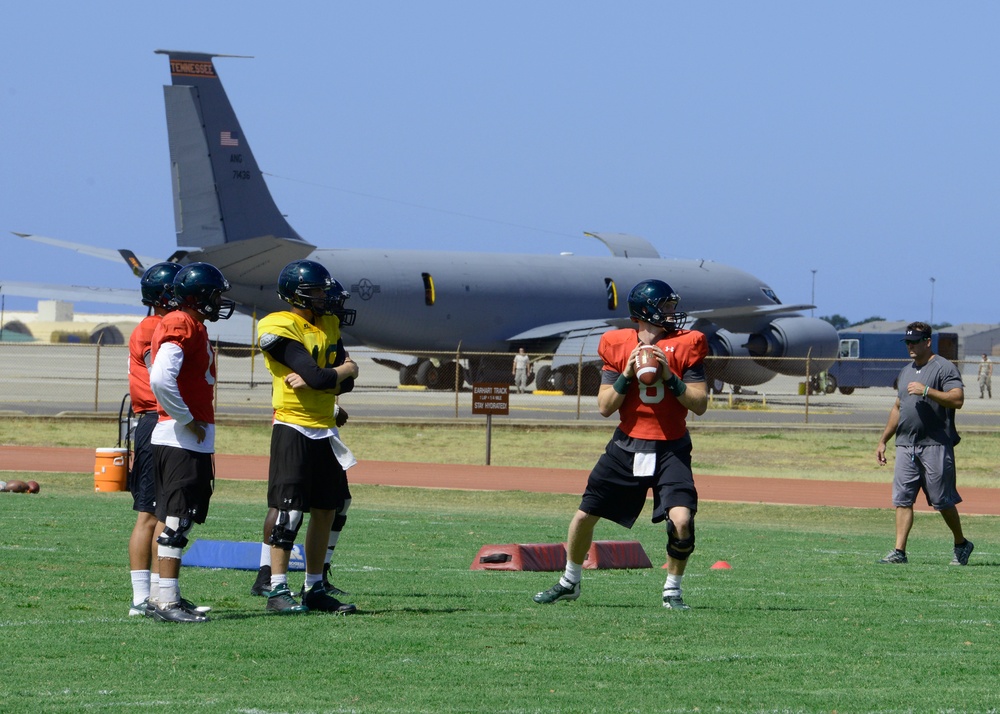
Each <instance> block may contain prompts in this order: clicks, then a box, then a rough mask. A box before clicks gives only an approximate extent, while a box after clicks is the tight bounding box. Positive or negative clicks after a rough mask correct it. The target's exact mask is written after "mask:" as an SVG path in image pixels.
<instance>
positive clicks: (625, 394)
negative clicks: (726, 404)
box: [534, 280, 708, 610]
mask: <svg viewBox="0 0 1000 714" xmlns="http://www.w3.org/2000/svg"><path fill="white" fill-rule="evenodd" d="M679 301H680V297H679V296H678V295H677V294H676V293H675V292H674V291H673V289H672V288H671V287H670V286H669V285H667V283H665V282H663V281H662V280H643V281H642V282H640V283H638V284H637V285H636V286H635V287H633V288H632V290H631V292H630V293H629V296H628V311H629V316H630V317H631V318H632V321H633V322H635V323H636V326H635V328H628V329H622V330H612V331H609V332H606V333H604V334H603V335H602V336H601V341H600V344H599V346H598V353H599V354H600V356H601V359H603V360H604V368H603V370H602V372H601V386H600V389H599V391H598V395H597V406H598V410H599V411H600V413H601V415H602V416H605V417H609V416H611V415H613V414H615V413H616V412H617V413H618V418H619V424H618V428H617V429H615V432H614V435H613V436H612V437H611V441H610V442H609V443H608V445H607V447H606V449H605V452H604V454H603V455H602V456H601V457H600V459H599V460H598V462H597V464H596V465H595V466H594V468H593V470H592V471H591V473H590V477H589V479H588V481H587V487H586V489H585V491H584V494H583V498H582V500H581V502H580V507H579V509H578V510H577V512H576V514H575V515H574V517H573V520H572V522H571V523H570V526H569V536H568V538H567V544H566V551H567V552H566V556H567V557H566V570H565V572H564V573H563V575H562V577H561V578H560V579H559V582H557V583H556V584H555V585H553V586H552V587H551V588H549V589H548V590H545V591H544V592H540V593H538V594H537V595H535V597H534V600H535V602H537V603H553V602H558V601H560V600H575V599H577V598H578V597H580V577H581V573H582V568H583V561H584V559H585V558H586V556H587V553H588V551H589V550H590V546H591V543H592V541H593V536H594V526H596V525H597V522H598V521H599V520H600V519H601V518H606V519H609V520H611V521H614V522H615V523H618V524H619V525H622V526H624V527H626V528H631V527H632V525H633V524H634V523H635V521H636V519H637V518H638V517H639V514H640V513H641V512H642V509H643V506H644V505H645V502H646V496H647V494H648V493H649V490H650V489H652V490H653V516H652V520H653V523H659V522H661V521H666V528H667V580H666V583H664V586H663V607H666V608H671V609H675V610H687V609H689V608H688V606H687V605H686V604H685V603H684V600H683V599H682V597H681V578H682V576H683V575H684V569H685V567H686V566H687V560H688V557H689V556H690V555H691V553H692V551H694V534H695V531H694V515H695V513H696V512H697V510H698V493H697V491H696V490H695V486H694V478H693V475H692V473H691V437H690V435H689V434H688V430H687V422H686V419H687V414H688V411H692V412H694V413H695V414H699V415H700V414H704V413H705V410H706V409H707V408H708V389H707V385H706V382H705V368H704V359H705V356H706V354H707V353H708V347H707V343H706V340H705V336H704V335H703V334H702V333H701V332H697V331H693V330H685V329H683V328H684V324H685V322H686V321H687V315H686V314H685V313H683V312H678V311H677V304H678V302H679ZM647 346H651V347H647ZM643 348H645V349H649V350H651V351H653V352H654V353H655V355H656V359H657V361H658V362H659V365H660V377H659V379H657V380H656V381H655V382H654V383H653V384H651V385H649V386H646V385H644V384H642V383H640V382H638V380H636V379H635V373H636V359H637V357H638V355H639V352H640V350H641V349H643Z"/></svg>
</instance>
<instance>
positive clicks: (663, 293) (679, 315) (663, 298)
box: [628, 280, 687, 331]
mask: <svg viewBox="0 0 1000 714" xmlns="http://www.w3.org/2000/svg"><path fill="white" fill-rule="evenodd" d="M680 300H681V296H680V295H678V294H677V293H675V292H674V289H673V288H672V287H670V286H669V285H667V284H666V283H665V282H663V281H662V280H643V281H642V282H640V283H637V284H636V286H635V287H634V288H632V290H631V291H630V292H629V294H628V314H629V315H630V316H631V317H632V318H634V319H637V320H643V321H644V322H648V323H650V324H651V325H657V326H658V327H662V328H664V329H666V330H668V331H670V330H680V329H682V328H683V327H684V325H686V324H687V313H686V312H677V303H679V302H680Z"/></svg>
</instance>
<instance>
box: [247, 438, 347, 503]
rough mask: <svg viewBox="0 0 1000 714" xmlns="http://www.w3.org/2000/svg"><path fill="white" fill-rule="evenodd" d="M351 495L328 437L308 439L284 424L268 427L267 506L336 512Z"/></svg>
mask: <svg viewBox="0 0 1000 714" xmlns="http://www.w3.org/2000/svg"><path fill="white" fill-rule="evenodd" d="M350 497H351V491H350V489H349V488H348V486H347V473H346V472H345V471H344V469H343V467H342V466H341V465H340V462H339V461H338V460H337V456H336V455H335V454H334V453H333V445H332V444H331V443H330V439H329V438H323V439H310V438H309V437H308V436H306V435H305V434H303V433H302V432H300V431H298V430H297V429H294V428H292V427H290V426H286V425H285V424H275V425H274V426H273V427H272V428H271V463H270V466H269V468H268V475H267V505H268V507H269V508H277V509H278V510H282V511H288V510H295V511H308V510H309V509H310V508H318V509H321V510H326V511H339V510H340V509H342V508H343V507H344V501H346V500H347V499H349V498H350Z"/></svg>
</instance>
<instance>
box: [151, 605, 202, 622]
mask: <svg viewBox="0 0 1000 714" xmlns="http://www.w3.org/2000/svg"><path fill="white" fill-rule="evenodd" d="M153 619H154V620H157V621H158V622H208V618H207V617H206V616H205V615H203V614H201V613H199V612H192V611H190V610H185V609H184V608H182V607H181V604H180V603H179V602H169V603H166V604H165V605H157V606H156V609H155V610H153Z"/></svg>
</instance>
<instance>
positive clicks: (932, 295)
mask: <svg viewBox="0 0 1000 714" xmlns="http://www.w3.org/2000/svg"><path fill="white" fill-rule="evenodd" d="M931 327H934V278H931Z"/></svg>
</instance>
